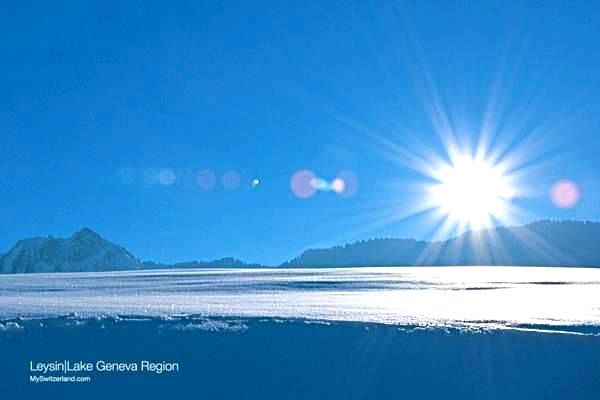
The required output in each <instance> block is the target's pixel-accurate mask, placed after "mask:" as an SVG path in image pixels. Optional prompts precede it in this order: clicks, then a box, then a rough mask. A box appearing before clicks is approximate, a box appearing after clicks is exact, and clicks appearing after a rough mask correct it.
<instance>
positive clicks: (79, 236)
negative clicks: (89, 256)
mask: <svg viewBox="0 0 600 400" xmlns="http://www.w3.org/2000/svg"><path fill="white" fill-rule="evenodd" d="M71 239H72V240H85V239H92V240H103V239H102V236H100V235H99V234H97V233H96V232H94V231H93V230H91V229H90V228H86V227H84V228H81V229H80V230H78V231H77V232H75V233H74V234H73V236H71Z"/></svg>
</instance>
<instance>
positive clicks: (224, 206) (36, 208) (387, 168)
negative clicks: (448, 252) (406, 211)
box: [0, 1, 600, 263]
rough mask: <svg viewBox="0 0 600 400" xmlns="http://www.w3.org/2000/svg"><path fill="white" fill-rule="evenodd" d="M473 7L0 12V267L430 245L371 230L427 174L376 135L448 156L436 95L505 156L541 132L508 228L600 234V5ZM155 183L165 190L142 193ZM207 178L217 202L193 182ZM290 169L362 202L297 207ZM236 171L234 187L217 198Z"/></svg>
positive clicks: (397, 226)
mask: <svg viewBox="0 0 600 400" xmlns="http://www.w3.org/2000/svg"><path fill="white" fill-rule="evenodd" d="M308 3H312V4H308ZM472 3H473V2H468V1H439V2H423V1H415V2H405V3H398V2H393V3H392V2H389V3H387V4H386V3H385V2H372V1H357V2H350V1H338V2H335V1H332V2H329V1H326V2H281V1H273V2H227V3H226V4H225V2H210V1H207V2H197V1H195V2H142V1H139V2H112V1H97V2H92V1H70V2H59V1H57V2H41V1H40V2H15V3H14V4H12V5H8V4H4V5H3V7H2V24H1V25H0V49H1V51H0V89H1V96H0V128H1V136H0V138H1V139H0V187H1V190H2V193H1V195H0V219H1V220H2V226H3V229H2V230H1V231H0V249H1V250H7V249H8V248H9V247H10V246H12V244H13V243H14V242H15V241H16V240H18V239H21V238H24V237H28V236H37V235H40V236H45V235H49V234H53V235H57V236H67V235H70V234H71V233H72V232H73V231H75V230H77V229H79V228H80V227H82V226H88V227H91V228H93V229H94V230H96V231H98V232H99V233H100V234H102V235H103V236H105V237H107V238H108V239H110V240H112V241H114V242H116V243H119V244H121V245H124V246H125V247H127V248H128V249H130V250H131V251H132V252H133V253H135V254H136V255H138V256H140V257H142V258H145V259H152V260H158V261H165V262H172V261H181V260H189V259H212V258H217V257H221V256H229V255H231V256H236V257H240V258H242V259H244V260H248V261H257V262H265V263H278V262H281V261H284V260H285V259H287V258H289V257H292V256H294V255H295V254H297V253H298V252H299V251H301V250H302V249H304V248H307V247H310V246H315V245H330V244H334V243H339V242H346V241H350V240H355V239H361V238H367V237H378V236H395V237H406V236H409V237H411V236H414V237H426V236H427V234H428V231H429V229H427V227H426V226H425V223H424V221H423V218H421V216H418V215H417V216H413V217H410V218H407V219H402V220H391V219H390V221H380V222H382V223H377V224H371V222H372V221H374V220H375V219H377V218H375V217H374V216H375V215H379V213H380V212H381V211H382V210H385V209H386V207H387V209H389V208H392V209H393V208H394V207H397V208H398V209H401V208H402V207H403V205H404V204H406V203H407V202H408V201H412V200H414V199H411V198H410V196H411V194H410V191H409V190H405V189H406V188H407V187H408V186H405V184H406V185H408V184H409V183H411V182H415V181H418V180H419V174H417V173H416V172H415V171H413V170H411V169H410V168H407V167H405V166H402V165H401V164H399V163H394V162H392V161H390V159H389V158H386V157H384V153H385V151H384V150H382V148H381V146H378V145H375V144H374V139H373V136H372V135H370V134H369V132H371V133H373V132H375V133H376V134H377V135H379V136H380V137H384V138H389V139H390V140H393V141H394V142H396V143H401V144H402V146H404V147H407V148H409V149H410V147H411V143H413V142H414V143H415V148H416V146H417V145H416V143H419V146H420V147H424V148H426V149H428V151H431V152H434V153H443V146H442V144H441V141H440V138H439V135H438V134H437V133H436V130H435V127H434V126H433V124H432V117H431V113H429V112H428V111H430V110H431V104H432V103H431V95H432V93H433V91H432V88H435V89H436V90H437V92H438V94H439V96H440V98H441V99H442V103H443V105H444V110H445V111H446V112H447V113H448V115H449V116H450V118H451V119H452V121H453V122H454V123H455V124H456V126H457V127H459V128H460V135H461V136H464V137H466V138H467V139H469V140H471V141H476V136H477V135H478V133H479V131H480V127H481V123H482V119H483V116H484V115H485V111H486V109H490V108H492V109H493V110H494V111H495V112H496V114H497V126H498V130H499V131H501V130H502V129H500V128H502V127H504V128H506V130H507V131H510V132H513V133H514V135H513V136H510V135H507V137H508V136H510V137H509V138H507V139H506V141H507V142H509V143H510V144H511V146H512V145H513V144H514V145H515V146H516V145H517V144H518V143H519V141H520V140H521V139H523V138H528V137H529V136H530V135H534V134H535V135H537V136H536V137H537V139H536V140H537V141H534V142H532V143H533V144H528V145H527V151H530V152H531V154H532V155H531V163H532V164H535V163H537V164H538V165H542V166H543V167H540V168H538V169H537V170H536V173H535V174H534V175H532V176H529V177H528V178H527V179H529V180H530V181H529V182H525V183H526V184H528V185H529V186H531V187H532V188H533V192H532V193H533V195H531V196H529V197H527V198H524V199H520V200H518V202H519V207H522V208H523V209H525V210H526V211H527V213H528V216H527V217H526V218H524V220H522V221H519V222H521V223H526V222H529V220H532V219H537V218H572V219H592V220H597V219H600V193H599V185H600V184H599V182H598V178H599V176H600V175H599V172H598V171H599V169H600V157H598V153H599V151H600V119H599V117H598V114H599V113H598V112H599V108H600V72H599V71H600V55H599V53H600V51H599V50H600V48H599V46H598V38H599V37H600V17H598V15H600V8H599V5H594V4H593V2H589V1H587V2H586V1H582V2H578V1H573V2H568V3H567V2H562V1H557V2H551V1H529V2H505V1H490V2H485V1H484V2H477V4H472ZM509 3H514V4H511V5H509ZM519 3H522V4H519ZM524 3H527V4H524ZM428 77H429V78H430V79H429V80H428ZM428 82H429V83H428ZM494 84H495V85H496V86H495V87H496V91H495V92H494V91H493V90H492V88H493V87H494ZM490 99H495V100H497V103H493V104H492V106H490ZM507 127H508V128H507ZM517 128H519V129H517ZM408 132H411V134H409V133H408ZM499 135H500V136H502V135H503V133H502V132H500V133H499ZM540 138H541V139H540ZM501 139H502V138H501ZM164 169H167V172H166V173H165V174H164V175H163V178H165V181H166V182H168V183H171V181H172V178H173V176H172V175H171V172H170V171H171V170H170V169H172V171H173V173H174V177H175V181H174V183H172V184H170V185H163V184H160V183H156V182H155V183H152V182H148V179H149V178H151V177H152V176H151V175H152V174H153V173H155V172H160V171H162V170H164ZM203 169H211V170H212V171H214V172H215V174H216V176H217V183H216V185H215V187H214V188H213V189H212V190H203V189H202V188H200V187H199V186H198V185H197V184H196V183H195V178H194V177H195V175H196V174H197V172H198V171H200V170H203ZM301 169H310V170H312V171H314V172H315V173H316V174H317V175H318V176H319V177H322V178H323V179H326V180H328V181H331V180H332V179H333V178H335V177H336V176H337V174H338V173H339V172H340V171H343V170H350V171H353V172H354V174H355V175H356V177H357V180H358V183H359V186H358V191H357V192H356V194H355V195H354V196H352V197H350V198H344V197H341V196H338V195H337V194H335V193H333V192H319V193H317V194H316V195H315V196H313V197H311V198H309V199H305V200H302V199H299V198H297V197H295V196H294V194H293V193H292V191H291V190H290V178H291V176H292V175H293V174H294V172H296V171H298V170H301ZM227 171H237V173H239V175H240V177H241V181H240V182H241V183H240V187H239V188H238V189H237V190H225V189H224V188H223V186H222V185H221V183H220V179H221V176H222V174H223V173H225V172H227ZM144 177H146V180H144ZM254 178H258V179H260V184H259V185H258V187H257V188H255V189H252V188H251V185H250V182H251V180H252V179H254ZM560 179H570V180H572V181H573V182H576V183H577V184H578V186H579V187H580V188H581V193H582V195H581V198H580V200H579V202H578V203H577V204H576V205H575V206H574V207H571V208H568V209H559V208H557V207H555V206H554V205H553V204H552V202H551V200H550V198H549V196H548V195H547V194H548V192H549V190H550V188H551V185H552V184H553V183H554V182H556V181H557V180H560ZM150 180H151V179H150ZM234 181H235V179H234ZM234 183H235V182H234ZM383 204H385V206H383ZM371 216H373V218H371Z"/></svg>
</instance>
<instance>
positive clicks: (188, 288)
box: [0, 267, 600, 332]
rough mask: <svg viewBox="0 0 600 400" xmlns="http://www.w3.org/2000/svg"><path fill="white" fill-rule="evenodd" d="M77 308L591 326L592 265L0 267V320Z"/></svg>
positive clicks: (597, 307) (594, 312)
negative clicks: (23, 270)
mask: <svg viewBox="0 0 600 400" xmlns="http://www.w3.org/2000/svg"><path fill="white" fill-rule="evenodd" d="M68 314H71V315H73V314H76V315H77V316H80V317H82V318H86V317H92V316H101V315H106V316H116V315H121V316H123V315H129V316H131V315H136V316H152V317H173V316H181V315H196V316H210V317H277V318H301V319H308V320H323V321H353V322H368V323H384V324H398V325H412V326H414V325H417V326H429V327H438V326H439V327H457V328H473V329H479V328H486V329H490V328H491V329H493V328H519V329H521V328H523V329H524V328H532V327H535V329H549V330H556V329H558V330H560V331H565V332H566V331H569V330H572V329H571V328H573V330H576V328H577V327H581V326H586V327H589V328H590V329H591V330H592V331H598V330H600V269H592V268H588V269H579V268H525V267H436V268H433V267H432V268H425V267H418V268H406V267H401V268H346V269H262V270H244V269H221V270H212V269H211V270H160V271H138V272H109V273H75V274H33V275H4V276H0V320H9V319H13V318H17V317H20V318H40V317H42V318H43V317H52V316H60V315H68Z"/></svg>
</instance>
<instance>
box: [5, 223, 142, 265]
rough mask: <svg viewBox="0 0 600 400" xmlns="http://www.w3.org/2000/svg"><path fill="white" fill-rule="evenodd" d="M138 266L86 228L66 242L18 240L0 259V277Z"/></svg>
mask: <svg viewBox="0 0 600 400" xmlns="http://www.w3.org/2000/svg"><path fill="white" fill-rule="evenodd" d="M141 266H142V262H141V261H140V260H139V259H137V258H136V257H135V256H134V255H133V254H131V253H130V252H128V251H127V250H125V249H124V248H123V247H120V246H117V245H115V244H113V243H111V242H109V241H107V240H105V239H104V238H102V237H101V236H100V235H98V234H97V233H95V232H94V231H92V230H91V229H87V228H84V229H82V230H80V231H79V232H76V233H75V234H74V235H73V236H71V237H70V238H66V239H62V238H54V237H52V236H49V237H37V238H32V239H25V240H20V241H19V242H17V244H15V246H14V247H13V248H12V249H11V250H10V251H9V252H8V253H6V254H4V255H2V256H1V257H0V272H2V273H29V272H92V271H113V270H130V269H139V268H141Z"/></svg>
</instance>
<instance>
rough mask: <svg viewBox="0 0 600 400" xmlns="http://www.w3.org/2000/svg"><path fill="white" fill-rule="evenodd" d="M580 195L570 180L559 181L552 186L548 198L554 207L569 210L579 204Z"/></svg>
mask: <svg viewBox="0 0 600 400" xmlns="http://www.w3.org/2000/svg"><path fill="white" fill-rule="evenodd" d="M580 196H581V193H580V191H579V187H578V186H577V184H576V183H575V182H573V181H570V180H567V179H565V180H561V181H558V182H556V183H555V184H554V185H553V186H552V190H551V192H550V197H551V198H552V202H553V203H554V205H555V206H556V207H559V208H571V207H573V206H575V205H576V204H577V203H578V202H579V197H580Z"/></svg>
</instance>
